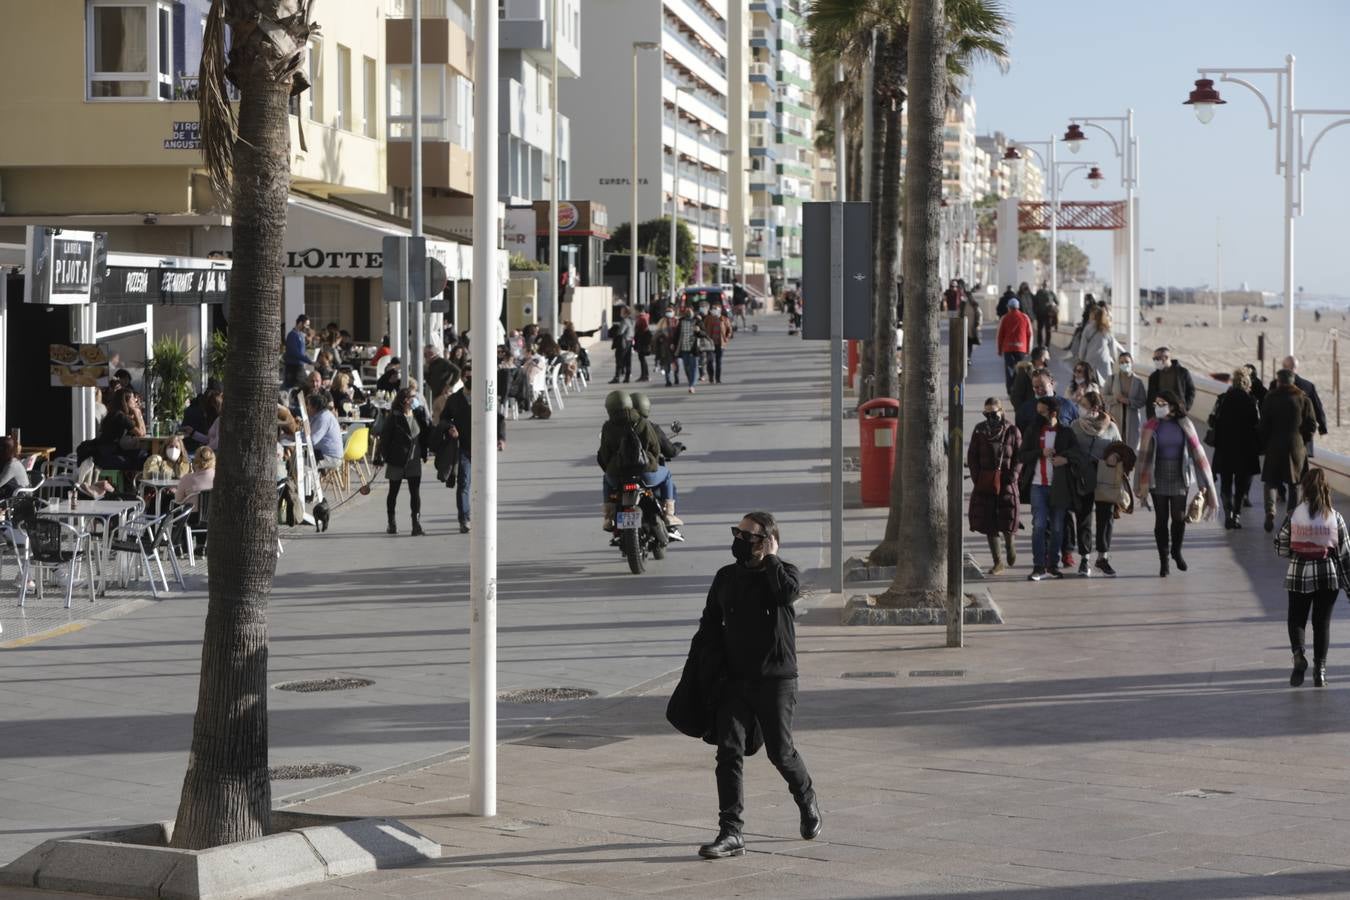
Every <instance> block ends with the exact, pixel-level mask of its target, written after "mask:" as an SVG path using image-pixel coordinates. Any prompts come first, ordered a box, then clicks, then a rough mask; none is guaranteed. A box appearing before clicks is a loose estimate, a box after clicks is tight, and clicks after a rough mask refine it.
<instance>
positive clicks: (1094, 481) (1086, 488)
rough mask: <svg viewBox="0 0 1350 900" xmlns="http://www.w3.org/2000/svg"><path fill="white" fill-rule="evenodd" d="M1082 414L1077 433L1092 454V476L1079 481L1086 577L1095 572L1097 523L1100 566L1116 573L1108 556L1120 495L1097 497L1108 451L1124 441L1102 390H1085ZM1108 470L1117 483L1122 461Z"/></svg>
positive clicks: (1075, 422) (1081, 564)
mask: <svg viewBox="0 0 1350 900" xmlns="http://www.w3.org/2000/svg"><path fill="white" fill-rule="evenodd" d="M1081 413H1082V414H1081V415H1079V417H1078V418H1076V419H1074V420H1073V425H1072V426H1071V427H1072V428H1073V436H1074V439H1075V440H1076V441H1077V443H1078V448H1079V449H1080V450H1081V451H1082V452H1083V453H1084V454H1086V455H1087V456H1088V457H1090V465H1091V467H1092V472H1091V474H1092V477H1091V478H1087V479H1083V480H1082V481H1081V483H1079V482H1078V481H1077V480H1076V479H1075V483H1076V484H1078V486H1079V487H1080V488H1081V491H1080V493H1079V494H1078V503H1077V506H1076V508H1075V510H1074V514H1075V518H1076V520H1077V521H1076V523H1075V524H1076V525H1077V526H1078V528H1077V535H1076V536H1077V538H1078V574H1079V575H1081V576H1083V577H1084V578H1086V577H1088V576H1089V575H1091V574H1092V565H1091V564H1090V563H1089V562H1088V559H1089V557H1090V555H1091V553H1092V548H1093V543H1092V530H1093V524H1094V523H1095V524H1096V526H1097V543H1096V547H1097V568H1098V569H1100V570H1101V571H1102V572H1103V574H1106V575H1114V574H1115V571H1114V570H1113V569H1112V568H1111V564H1110V562H1108V561H1107V560H1108V557H1109V556H1110V554H1111V526H1112V522H1113V516H1114V515H1115V511H1116V501H1117V499H1118V495H1111V494H1109V492H1108V499H1107V500H1104V501H1099V500H1098V499H1097V494H1098V485H1099V483H1100V481H1101V477H1102V474H1103V473H1101V471H1100V464H1101V463H1102V462H1104V461H1105V459H1106V453H1107V451H1108V450H1109V449H1110V448H1111V447H1114V446H1115V445H1116V444H1119V443H1120V429H1119V428H1118V427H1117V426H1116V423H1115V420H1113V419H1112V418H1111V414H1110V413H1108V412H1107V410H1106V401H1105V400H1104V399H1102V395H1101V393H1100V392H1099V391H1097V390H1095V389H1093V390H1089V391H1087V392H1086V393H1084V394H1083V402H1082V406H1081ZM1107 468H1108V471H1107V472H1106V473H1105V475H1106V476H1107V479H1108V483H1114V482H1115V481H1116V480H1117V478H1116V475H1117V470H1118V468H1119V465H1118V463H1117V465H1116V466H1115V467H1110V466H1108V467H1107Z"/></svg>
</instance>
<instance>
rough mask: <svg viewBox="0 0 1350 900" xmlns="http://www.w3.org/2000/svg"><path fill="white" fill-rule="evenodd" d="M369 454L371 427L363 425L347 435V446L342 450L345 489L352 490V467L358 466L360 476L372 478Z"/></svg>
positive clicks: (367, 478) (357, 470) (343, 485)
mask: <svg viewBox="0 0 1350 900" xmlns="http://www.w3.org/2000/svg"><path fill="white" fill-rule="evenodd" d="M369 454H370V428H369V427H368V426H365V425H363V426H361V427H360V428H357V429H354V430H353V431H352V433H351V434H349V435H348V436H347V446H346V448H345V449H344V450H343V451H342V487H343V489H344V490H348V491H350V490H351V469H352V467H355V468H356V472H357V476H358V477H360V478H362V479H363V480H364V481H369V480H370V476H371V468H370V462H369V461H368V460H367V459H366V457H367V456H368V455H369Z"/></svg>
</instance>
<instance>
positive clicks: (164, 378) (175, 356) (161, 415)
mask: <svg viewBox="0 0 1350 900" xmlns="http://www.w3.org/2000/svg"><path fill="white" fill-rule="evenodd" d="M152 354H153V355H152V356H151V358H150V360H149V362H147V363H146V364H145V376H146V381H147V383H148V384H149V385H150V390H151V391H153V396H154V398H155V414H156V418H157V419H158V420H159V421H161V422H164V421H174V422H177V421H181V420H182V418H183V410H184V409H186V408H187V404H188V400H189V399H190V398H191V396H192V378H193V370H192V365H191V364H190V362H189V355H188V350H187V347H185V346H183V345H182V344H180V343H179V342H178V341H176V340H174V339H173V338H164V339H162V340H159V341H156V342H155V345H154V347H153V348H152Z"/></svg>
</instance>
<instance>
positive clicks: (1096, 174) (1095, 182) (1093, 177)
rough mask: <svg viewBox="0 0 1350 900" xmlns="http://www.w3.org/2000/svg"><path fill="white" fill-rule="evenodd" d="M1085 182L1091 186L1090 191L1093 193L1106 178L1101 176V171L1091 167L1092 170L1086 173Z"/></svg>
mask: <svg viewBox="0 0 1350 900" xmlns="http://www.w3.org/2000/svg"><path fill="white" fill-rule="evenodd" d="M1087 180H1088V184H1090V185H1092V189H1093V190H1094V191H1095V190H1097V189H1098V188H1100V187H1101V186H1102V182H1103V181H1105V180H1106V176H1105V175H1103V174H1102V170H1101V169H1099V168H1097V167H1096V166H1093V167H1092V170H1091V171H1089V172H1088V173H1087Z"/></svg>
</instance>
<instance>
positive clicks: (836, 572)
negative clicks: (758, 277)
mask: <svg viewBox="0 0 1350 900" xmlns="http://www.w3.org/2000/svg"><path fill="white" fill-rule="evenodd" d="M835 75H836V77H837V78H838V79H839V80H840V81H843V80H844V67H843V65H842V64H840V65H838V66H836V68H835ZM834 158H835V162H836V165H835V168H836V172H835V186H836V189H837V191H838V197H837V198H836V202H835V203H834V204H833V205H831V206H830V591H831V592H832V593H835V594H842V593H843V592H844V198H845V197H847V196H848V194H847V191H846V188H847V185H846V183H845V180H844V169H845V165H844V159H845V142H844V108H843V105H842V104H836V105H835V109H834ZM808 302H809V298H808Z"/></svg>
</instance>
